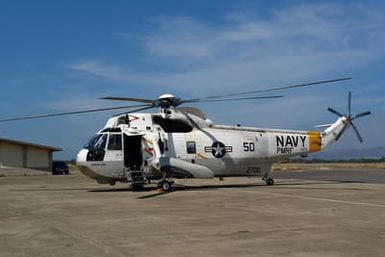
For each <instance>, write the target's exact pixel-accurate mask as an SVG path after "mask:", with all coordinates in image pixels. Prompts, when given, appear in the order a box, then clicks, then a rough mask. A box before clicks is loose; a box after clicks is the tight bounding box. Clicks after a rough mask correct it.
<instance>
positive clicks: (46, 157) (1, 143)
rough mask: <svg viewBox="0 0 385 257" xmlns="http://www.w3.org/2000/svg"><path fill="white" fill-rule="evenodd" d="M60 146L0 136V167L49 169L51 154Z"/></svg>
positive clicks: (58, 149) (50, 166)
mask: <svg viewBox="0 0 385 257" xmlns="http://www.w3.org/2000/svg"><path fill="white" fill-rule="evenodd" d="M56 151H62V149H60V148H56V147H52V146H46V145H39V144H33V143H27V142H22V141H17V140H12V139H6V138H0V167H1V166H6V167H21V168H28V169H38V170H47V171H51V169H52V154H53V152H56Z"/></svg>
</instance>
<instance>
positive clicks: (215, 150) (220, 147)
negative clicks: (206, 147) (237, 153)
mask: <svg viewBox="0 0 385 257" xmlns="http://www.w3.org/2000/svg"><path fill="white" fill-rule="evenodd" d="M211 147H212V150H211V153H212V154H213V155H214V157H215V158H222V157H223V156H225V154H226V146H225V145H224V144H223V143H222V142H219V141H217V142H214V143H213V144H212V146H211Z"/></svg>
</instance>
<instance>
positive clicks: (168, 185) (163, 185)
mask: <svg viewBox="0 0 385 257" xmlns="http://www.w3.org/2000/svg"><path fill="white" fill-rule="evenodd" d="M158 188H159V189H162V190H163V191H165V192H169V191H171V183H170V182H169V181H167V180H163V181H160V182H159V183H158Z"/></svg>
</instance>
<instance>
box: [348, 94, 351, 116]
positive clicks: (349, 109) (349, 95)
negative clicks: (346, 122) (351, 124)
mask: <svg viewBox="0 0 385 257" xmlns="http://www.w3.org/2000/svg"><path fill="white" fill-rule="evenodd" d="M348 111H349V117H352V92H350V91H349V93H348Z"/></svg>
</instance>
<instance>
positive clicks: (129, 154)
mask: <svg viewBox="0 0 385 257" xmlns="http://www.w3.org/2000/svg"><path fill="white" fill-rule="evenodd" d="M123 135H124V166H125V167H126V168H128V169H129V170H140V169H141V167H142V165H143V152H142V151H143V149H142V136H141V135H139V136H138V135H135V136H128V135H126V134H123Z"/></svg>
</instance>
